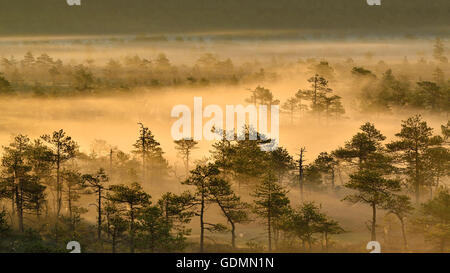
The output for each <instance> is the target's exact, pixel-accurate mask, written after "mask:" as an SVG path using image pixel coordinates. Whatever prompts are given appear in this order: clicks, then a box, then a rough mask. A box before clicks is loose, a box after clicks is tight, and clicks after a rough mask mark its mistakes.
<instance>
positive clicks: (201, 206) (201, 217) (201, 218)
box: [200, 187, 205, 253]
mask: <svg viewBox="0 0 450 273" xmlns="http://www.w3.org/2000/svg"><path fill="white" fill-rule="evenodd" d="M204 212H205V194H204V187H202V200H201V204H200V253H203V250H204V236H205V223H204V222H203V216H204Z"/></svg>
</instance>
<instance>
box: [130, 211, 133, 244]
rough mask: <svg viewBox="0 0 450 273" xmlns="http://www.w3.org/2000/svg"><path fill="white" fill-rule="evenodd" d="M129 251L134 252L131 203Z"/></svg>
mask: <svg viewBox="0 0 450 273" xmlns="http://www.w3.org/2000/svg"><path fill="white" fill-rule="evenodd" d="M130 220H131V222H130V252H131V253H134V213H133V205H130Z"/></svg>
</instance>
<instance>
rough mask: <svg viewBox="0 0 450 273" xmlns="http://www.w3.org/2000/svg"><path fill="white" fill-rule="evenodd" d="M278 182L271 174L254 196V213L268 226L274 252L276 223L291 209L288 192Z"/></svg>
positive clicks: (266, 177) (269, 241) (270, 249)
mask: <svg viewBox="0 0 450 273" xmlns="http://www.w3.org/2000/svg"><path fill="white" fill-rule="evenodd" d="M276 182H277V180H276V177H275V176H274V175H273V174H271V173H269V174H267V175H266V176H265V178H264V180H263V181H262V182H261V184H260V185H259V186H258V187H257V188H256V190H255V191H254V193H253V194H252V196H253V197H254V198H255V200H254V211H255V213H256V214H257V216H258V217H260V218H261V219H263V221H264V222H265V224H266V228H267V237H268V243H269V251H272V239H273V235H272V233H273V228H274V222H275V221H276V219H277V218H278V217H280V216H281V215H283V214H285V213H287V211H288V209H289V199H288V197H287V196H286V195H287V191H286V190H284V189H283V188H282V187H281V186H280V185H278V184H277V183H276Z"/></svg>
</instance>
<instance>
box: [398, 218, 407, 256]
mask: <svg viewBox="0 0 450 273" xmlns="http://www.w3.org/2000/svg"><path fill="white" fill-rule="evenodd" d="M399 219H400V224H401V225H402V236H403V248H404V249H405V250H408V241H407V240H406V231H405V222H404V220H403V218H400V217H399Z"/></svg>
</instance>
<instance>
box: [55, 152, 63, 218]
mask: <svg viewBox="0 0 450 273" xmlns="http://www.w3.org/2000/svg"><path fill="white" fill-rule="evenodd" d="M60 165H61V155H60V147H59V144H58V151H57V153H56V219H59V215H60V213H61V207H62V196H61V194H62V193H61V192H62V187H61V181H60V180H61V179H60V173H59V172H60V168H61V166H60Z"/></svg>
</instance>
